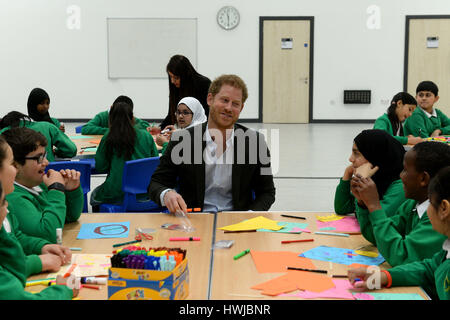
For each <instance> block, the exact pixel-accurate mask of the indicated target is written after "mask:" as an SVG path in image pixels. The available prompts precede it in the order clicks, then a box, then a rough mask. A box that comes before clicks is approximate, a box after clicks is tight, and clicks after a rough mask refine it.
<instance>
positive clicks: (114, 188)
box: [94, 129, 159, 203]
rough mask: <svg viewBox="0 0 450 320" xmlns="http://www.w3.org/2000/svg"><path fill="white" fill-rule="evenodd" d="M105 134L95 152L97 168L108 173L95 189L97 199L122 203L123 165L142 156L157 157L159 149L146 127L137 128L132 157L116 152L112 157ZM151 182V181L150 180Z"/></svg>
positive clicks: (100, 171) (104, 201)
mask: <svg viewBox="0 0 450 320" xmlns="http://www.w3.org/2000/svg"><path fill="white" fill-rule="evenodd" d="M107 136H108V132H107V133H106V134H105V135H104V136H103V138H102V140H101V141H100V145H99V146H98V149H97V153H96V154H95V170H97V172H99V173H107V174H108V175H107V177H106V180H105V182H104V183H103V184H102V185H100V186H99V187H97V189H96V190H95V198H94V200H95V201H98V202H102V203H121V202H122V201H123V196H124V193H123V191H122V176H123V167H124V165H125V162H126V161H129V160H136V159H142V158H150V157H157V156H159V154H158V149H157V148H156V144H155V141H154V140H153V137H152V135H151V134H150V133H149V132H147V130H145V129H137V130H136V142H135V145H134V152H133V154H132V156H131V159H128V160H125V159H124V158H123V156H122V157H118V156H117V154H114V155H113V157H112V158H107V156H106V145H105V141H106V137H107ZM149 183H150V181H149Z"/></svg>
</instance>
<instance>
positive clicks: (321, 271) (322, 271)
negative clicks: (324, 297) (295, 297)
mask: <svg viewBox="0 0 450 320" xmlns="http://www.w3.org/2000/svg"><path fill="white" fill-rule="evenodd" d="M286 269H288V270H298V271H309V272H316V273H327V272H328V271H327V270H312V269H304V268H294V267H286Z"/></svg>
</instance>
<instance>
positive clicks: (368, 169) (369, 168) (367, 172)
mask: <svg viewBox="0 0 450 320" xmlns="http://www.w3.org/2000/svg"><path fill="white" fill-rule="evenodd" d="M377 171H378V166H375V168H374V167H373V165H372V164H371V163H370V162H366V163H364V164H362V165H360V166H359V167H358V168H356V170H355V172H354V174H355V175H357V174H359V175H360V176H362V177H363V178H370V177H371V176H373V175H374V174H375V172H377Z"/></svg>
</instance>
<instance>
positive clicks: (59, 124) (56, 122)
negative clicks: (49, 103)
mask: <svg viewBox="0 0 450 320" xmlns="http://www.w3.org/2000/svg"><path fill="white" fill-rule="evenodd" d="M50 120H52V122H53V124H54V125H55V126H56V127H57V128H58V129H59V127H60V126H61V122H59V120H58V119H56V118H52V117H50Z"/></svg>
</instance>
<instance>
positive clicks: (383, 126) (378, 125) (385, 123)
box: [373, 113, 408, 144]
mask: <svg viewBox="0 0 450 320" xmlns="http://www.w3.org/2000/svg"><path fill="white" fill-rule="evenodd" d="M373 128H374V129H380V130H383V131H386V132H387V133H389V134H390V135H391V136H393V137H394V139H395V140H397V141H398V142H400V143H401V144H408V137H404V136H394V131H393V130H392V124H391V121H390V120H389V117H388V115H387V113H385V114H383V115H382V116H381V117H379V118H378V119H377V120H375V123H374V124H373Z"/></svg>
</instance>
